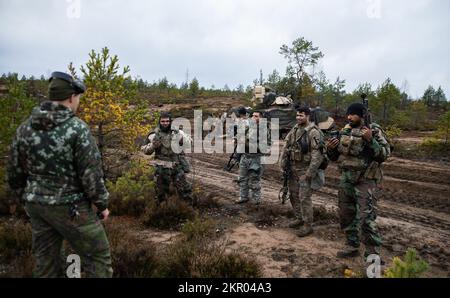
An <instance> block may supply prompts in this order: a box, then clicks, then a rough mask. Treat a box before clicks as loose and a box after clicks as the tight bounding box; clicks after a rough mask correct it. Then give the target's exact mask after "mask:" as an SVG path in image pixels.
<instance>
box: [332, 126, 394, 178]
mask: <svg viewBox="0 0 450 298" xmlns="http://www.w3.org/2000/svg"><path fill="white" fill-rule="evenodd" d="M370 128H371V130H372V135H373V138H372V140H371V141H370V142H367V141H366V140H364V139H363V137H362V133H361V127H358V128H352V127H351V126H350V125H346V126H345V127H344V128H343V129H342V130H341V137H340V141H339V145H338V147H336V148H335V149H334V150H328V156H329V157H330V159H331V160H333V161H337V162H338V165H339V168H340V169H341V171H342V172H344V173H345V174H346V176H349V175H350V174H351V175H350V176H352V177H353V178H351V179H350V180H353V182H357V181H358V180H359V179H361V178H366V179H371V180H375V181H376V182H377V183H379V182H381V180H382V177H383V172H382V170H381V164H382V163H383V162H384V161H386V159H387V158H388V157H389V156H390V154H391V149H390V145H389V143H388V141H387V138H386V136H385V134H384V132H383V130H382V129H381V127H380V126H379V125H378V124H376V123H372V124H371V125H370ZM350 176H349V177H350Z"/></svg>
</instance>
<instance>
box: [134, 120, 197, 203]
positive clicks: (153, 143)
mask: <svg viewBox="0 0 450 298" xmlns="http://www.w3.org/2000/svg"><path fill="white" fill-rule="evenodd" d="M171 123H172V119H171V115H170V114H169V113H166V112H163V113H161V115H160V119H159V126H158V127H157V128H156V129H155V130H154V131H153V132H152V133H150V135H149V136H148V138H147V141H146V143H147V144H146V145H144V146H142V147H141V150H142V152H144V153H145V154H147V155H151V154H153V153H155V160H154V161H153V162H152V164H153V165H155V166H156V173H155V179H156V197H157V200H158V203H161V202H163V201H165V200H166V199H167V195H168V193H169V188H170V183H171V182H173V184H174V185H175V188H176V190H177V192H178V195H179V196H180V197H181V198H182V199H184V200H186V201H188V202H191V203H193V204H195V201H194V197H193V194H192V186H191V184H190V183H189V182H188V181H187V180H186V173H187V172H189V168H190V165H189V163H188V161H187V160H186V157H185V155H184V152H183V151H182V150H180V153H176V152H174V150H173V149H174V148H172V142H173V141H175V140H179V145H180V146H183V144H184V146H187V147H189V146H190V144H191V139H190V137H189V136H188V135H186V134H185V133H184V132H183V131H181V130H176V129H173V128H172V127H171ZM180 149H181V148H180Z"/></svg>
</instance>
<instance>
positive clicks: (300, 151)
mask: <svg viewBox="0 0 450 298" xmlns="http://www.w3.org/2000/svg"><path fill="white" fill-rule="evenodd" d="M313 129H318V128H317V127H315V126H307V127H299V126H296V127H295V128H294V133H293V136H292V137H291V138H292V139H291V143H290V144H289V146H290V147H291V151H290V152H291V160H292V161H294V163H296V164H309V163H310V161H311V150H310V148H311V144H310V139H309V133H310V131H311V130H313ZM322 141H323V140H322Z"/></svg>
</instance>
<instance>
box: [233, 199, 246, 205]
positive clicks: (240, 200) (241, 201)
mask: <svg viewBox="0 0 450 298" xmlns="http://www.w3.org/2000/svg"><path fill="white" fill-rule="evenodd" d="M234 202H235V203H236V204H244V203H247V202H248V198H239V199H238V200H236V201H234Z"/></svg>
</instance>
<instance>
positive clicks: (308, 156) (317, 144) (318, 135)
mask: <svg viewBox="0 0 450 298" xmlns="http://www.w3.org/2000/svg"><path fill="white" fill-rule="evenodd" d="M285 140H286V144H285V145H284V148H283V151H282V153H281V167H282V168H283V169H284V168H285V167H286V163H287V161H288V159H290V161H291V165H292V167H293V168H294V169H297V170H304V171H305V175H306V176H307V177H311V178H313V177H315V176H316V175H317V171H318V169H319V167H320V165H321V164H322V162H323V160H324V154H325V147H324V146H325V144H324V136H323V133H322V131H321V130H320V129H319V128H318V127H317V126H316V125H315V124H314V123H310V124H309V125H307V126H306V127H301V126H300V125H298V124H296V125H295V126H294V127H293V128H292V129H291V131H290V132H289V133H288V135H287V136H286V138H285ZM302 147H303V148H302Z"/></svg>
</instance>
